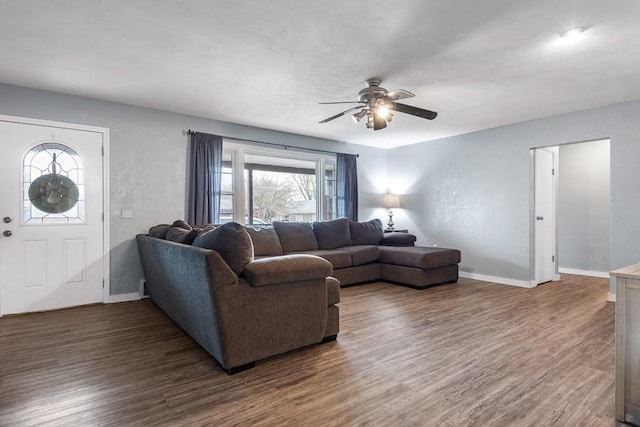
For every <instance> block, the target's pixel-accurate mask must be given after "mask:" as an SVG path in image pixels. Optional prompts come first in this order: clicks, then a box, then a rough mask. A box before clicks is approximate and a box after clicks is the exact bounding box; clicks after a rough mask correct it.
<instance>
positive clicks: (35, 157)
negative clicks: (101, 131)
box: [22, 142, 86, 225]
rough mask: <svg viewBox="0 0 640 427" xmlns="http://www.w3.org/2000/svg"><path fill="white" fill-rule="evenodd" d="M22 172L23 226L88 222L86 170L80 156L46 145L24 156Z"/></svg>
mask: <svg viewBox="0 0 640 427" xmlns="http://www.w3.org/2000/svg"><path fill="white" fill-rule="evenodd" d="M22 171H23V177H22V183H23V185H22V189H23V191H22V192H23V197H22V202H23V217H22V221H23V223H24V224H27V225H35V224H83V223H84V222H85V220H86V218H85V214H86V212H85V211H86V206H85V182H84V170H83V166H82V159H80V156H79V155H78V153H76V152H75V151H74V150H73V149H71V148H70V147H67V146H66V145H63V144H59V143H55V142H46V143H43V144H40V145H37V146H35V147H33V148H32V149H31V150H29V152H28V153H27V154H26V155H25V156H24V159H23V163H22Z"/></svg>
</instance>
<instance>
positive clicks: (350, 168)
mask: <svg viewBox="0 0 640 427" xmlns="http://www.w3.org/2000/svg"><path fill="white" fill-rule="evenodd" d="M336 158H337V169H338V170H337V172H338V173H337V176H336V181H337V193H338V194H337V206H336V209H337V213H338V217H346V218H349V219H350V220H353V221H357V220H358V166H357V164H356V158H357V155H355V154H344V153H337V154H336Z"/></svg>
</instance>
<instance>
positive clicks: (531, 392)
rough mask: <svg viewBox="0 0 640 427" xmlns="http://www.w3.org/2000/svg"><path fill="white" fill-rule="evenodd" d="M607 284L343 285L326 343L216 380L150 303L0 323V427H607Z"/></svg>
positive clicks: (204, 359) (571, 279)
mask: <svg viewBox="0 0 640 427" xmlns="http://www.w3.org/2000/svg"><path fill="white" fill-rule="evenodd" d="M607 292H608V280H606V279H594V278H587V277H582V276H570V275H563V280H562V281H559V282H554V283H548V284H545V285H541V286H539V287H538V288H536V289H521V288H515V287H510V286H504V285H496V284H491V283H486V282H478V281H472V280H468V279H461V280H460V281H459V283H457V284H454V285H444V286H439V287H435V288H431V289H427V290H424V291H418V290H414V289H410V288H405V287H401V286H397V285H390V284H385V283H374V284H369V285H362V286H355V287H350V288H344V289H342V302H341V303H340V307H341V308H340V314H341V332H340V334H339V335H338V340H337V341H336V342H332V343H327V344H323V345H318V346H312V347H308V348H305V349H301V350H297V351H294V352H291V353H288V354H285V355H281V356H277V357H273V358H271V359H268V360H264V361H260V362H258V363H257V364H256V367H255V368H254V369H250V370H248V371H245V372H242V373H240V374H237V375H234V376H227V375H226V374H225V373H223V372H222V370H221V369H220V367H219V365H218V364H217V363H216V362H215V361H214V359H212V358H211V357H210V356H209V355H208V354H207V353H205V352H204V351H203V350H202V349H201V348H200V347H198V346H197V345H196V344H195V343H194V342H193V341H192V340H191V339H190V338H189V337H188V336H187V335H185V334H184V333H183V332H182V330H181V329H179V328H178V327H177V326H176V325H175V324H174V323H173V322H172V321H171V320H170V319H169V318H168V317H166V316H165V315H164V314H163V312H161V311H160V310H159V309H158V308H157V307H156V306H155V305H154V304H153V303H152V302H151V301H149V300H144V301H136V302H129V303H120V304H110V305H96V306H89V307H79V308H73V309H68V310H60V311H53V312H47V313H35V314H28V315H22V316H10V317H3V318H0V425H2V426H29V425H54V426H55V425H60V426H75V425H83V426H84V425H114V426H125V425H126V426H129V425H141V426H142V425H144V426H148V425H167V426H169V425H171V426H173V425H215V426H227V425H241V426H253V425H267V426H271V425H292V426H302V425H305V426H316V425H317V426H320V425H322V426H352V425H356V426H361V425H371V426H405V425H406V426H613V425H615V423H614V421H613V416H614V412H613V411H614V310H615V308H614V304H613V303H611V302H606V298H607Z"/></svg>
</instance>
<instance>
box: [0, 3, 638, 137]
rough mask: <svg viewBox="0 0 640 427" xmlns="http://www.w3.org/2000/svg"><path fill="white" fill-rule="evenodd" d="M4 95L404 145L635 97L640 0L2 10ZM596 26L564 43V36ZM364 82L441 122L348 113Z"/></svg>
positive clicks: (11, 6)
mask: <svg viewBox="0 0 640 427" xmlns="http://www.w3.org/2000/svg"><path fill="white" fill-rule="evenodd" d="M0 10H1V11H2V12H1V13H0V58H1V60H0V82H4V83H9V84H15V85H20V86H27V87H34V88H39V89H46V90H52V91H56V92H63V93H70V94H77V95H83V96H88V97H93V98H100V99H107V100H112V101H118V102H123V103H127V104H133V105H140V106H146V107H152V108H159V109H163V110H169V111H175V112H180V113H187V114H193V115H196V116H202V117H208V118H212V119H218V120H224V121H229V122H234V123H240V124H246V125H251V126H257V127H262V128H267V129H274V130H279V131H285V132H293V133H298V134H304V135H310V136H316V137H321V138H329V139H335V140H338V141H347V142H352V143H358V144H366V145H372V146H378V147H385V148H389V147H395V146H399V145H405V144H411V143H416V142H421V141H428V140H431V139H435V138H441V137H445V136H452V135H458V134H462V133H467V132H472V131H476V130H481V129H487V128H492V127H497V126H502V125H506V124H510V123H516V122H521V121H526V120H531V119H536V118H541V117H547V116H552V115H556V114H560V113H565V112H571V111H577V110H582V109H586V108H592V107H597V106H601V105H607V104H612V103H616V102H621V101H627V100H632V99H638V98H640V78H639V77H638V76H639V75H640V31H639V30H638V22H640V2H639V1H637V0H615V1H612V2H604V1H602V0H579V1H578V0H573V1H570V0H563V1H558V0H536V1H530V0H529V1H521V0H517V1H514V0H485V1H471V0H468V1H446V2H445V1H442V0H438V1H436V0H429V1H426V0H403V1H400V2H389V1H378V0H367V1H359V0H330V1H325V0H323V1H315V2H311V1H306V2H301V1H294V0H271V1H258V0H253V1H249V0H244V1H243V0H239V1H233V2H231V1H222V0H220V1H197V0H181V1H169V0H166V1H158V0H110V1H78V0H47V1H44V0H20V1H16V0H0ZM574 26H582V27H584V28H586V29H587V31H585V32H584V33H583V34H582V37H581V39H580V40H577V41H575V42H574V43H566V42H563V41H564V39H561V38H560V37H559V34H560V33H561V32H563V31H565V30H566V29H568V28H571V27H574ZM368 77H381V78H382V79H383V84H382V86H384V87H385V88H387V89H389V90H393V89H399V88H402V89H406V90H409V91H411V92H413V93H415V95H416V96H415V98H410V99H408V100H404V101H402V102H405V103H407V104H411V105H415V106H418V107H421V108H426V109H430V110H435V111H438V113H439V116H438V118H437V119H436V120H434V121H429V120H424V119H420V118H417V117H413V116H408V115H404V114H401V113H397V114H396V115H395V118H394V120H393V122H392V123H391V124H390V125H389V126H388V127H387V128H386V129H384V130H380V131H375V132H374V131H373V130H370V129H366V128H365V126H364V123H363V122H361V123H360V124H358V125H356V124H354V123H353V121H352V120H351V119H350V117H349V116H348V115H347V116H344V117H341V118H339V119H336V120H334V121H331V122H329V123H326V124H319V123H318V122H319V121H320V120H322V119H324V118H326V117H328V116H331V115H333V114H336V113H338V112H340V111H342V110H344V109H346V108H348V107H349V105H319V104H318V102H322V101H342V100H353V99H356V96H357V93H358V91H359V90H360V89H362V88H363V87H364V80H365V79H366V78H368Z"/></svg>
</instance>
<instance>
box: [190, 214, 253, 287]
mask: <svg viewBox="0 0 640 427" xmlns="http://www.w3.org/2000/svg"><path fill="white" fill-rule="evenodd" d="M193 246H197V247H200V248H206V249H213V250H214V251H216V252H218V253H219V254H220V256H221V257H222V259H224V260H225V262H226V263H227V264H228V265H229V267H230V268H231V270H233V272H234V273H236V274H237V275H240V273H241V272H242V270H244V268H245V267H246V266H247V265H249V263H250V262H251V261H253V244H252V243H251V237H249V233H247V230H245V228H244V227H243V226H242V225H240V224H238V223H237V222H227V223H226V224H223V225H221V226H219V227H216V228H215V229H213V230H210V231H206V232H204V233H202V234H200V235H199V236H198V237H196V238H195V240H194V241H193Z"/></svg>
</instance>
